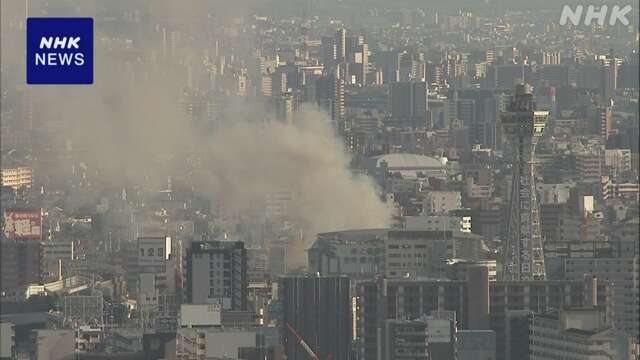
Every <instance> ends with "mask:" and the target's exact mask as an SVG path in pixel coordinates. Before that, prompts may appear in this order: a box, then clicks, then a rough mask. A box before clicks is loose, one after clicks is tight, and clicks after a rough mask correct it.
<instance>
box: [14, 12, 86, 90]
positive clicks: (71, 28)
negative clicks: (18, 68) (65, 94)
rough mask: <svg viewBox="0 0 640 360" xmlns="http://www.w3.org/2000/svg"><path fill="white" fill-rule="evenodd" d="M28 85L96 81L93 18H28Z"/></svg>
mask: <svg viewBox="0 0 640 360" xmlns="http://www.w3.org/2000/svg"><path fill="white" fill-rule="evenodd" d="M27 84H39V85H59V84H79V85H87V84H93V19H92V18H28V19H27Z"/></svg>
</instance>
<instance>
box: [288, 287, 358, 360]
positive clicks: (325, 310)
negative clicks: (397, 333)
mask: <svg viewBox="0 0 640 360" xmlns="http://www.w3.org/2000/svg"><path fill="white" fill-rule="evenodd" d="M280 287H281V288H280V289H279V297H280V298H281V301H282V307H283V319H282V320H283V321H284V323H285V325H284V328H283V330H282V331H283V342H284V347H285V352H286V354H287V358H288V359H307V358H308V354H307V352H306V350H305V349H304V347H303V346H302V345H301V344H300V341H299V340H298V338H297V336H300V337H301V338H302V339H303V340H304V342H305V343H307V345H308V346H309V348H311V350H312V351H313V352H314V353H315V354H316V355H317V356H318V359H327V358H328V357H329V356H330V357H331V359H349V351H350V348H351V341H352V339H353V334H352V321H351V319H352V317H351V312H352V310H351V297H350V294H349V278H348V277H346V276H326V277H325V276H320V277H316V276H309V277H294V276H287V277H283V278H281V279H280ZM289 327H291V328H292V329H293V330H294V331H295V332H296V333H297V334H294V332H293V331H291V329H290V328H289Z"/></svg>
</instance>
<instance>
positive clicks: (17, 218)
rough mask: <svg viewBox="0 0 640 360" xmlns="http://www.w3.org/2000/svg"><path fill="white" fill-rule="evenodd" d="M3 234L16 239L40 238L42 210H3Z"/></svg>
mask: <svg viewBox="0 0 640 360" xmlns="http://www.w3.org/2000/svg"><path fill="white" fill-rule="evenodd" d="M4 235H5V236H6V237H8V238H9V239H16V240H42V210H41V209H37V210H15V209H7V210H5V211H4Z"/></svg>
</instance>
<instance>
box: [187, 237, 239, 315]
mask: <svg viewBox="0 0 640 360" xmlns="http://www.w3.org/2000/svg"><path fill="white" fill-rule="evenodd" d="M186 263H187V279H186V294H185V295H186V302H187V303H193V304H212V303H219V304H221V305H222V308H223V309H224V310H246V309H247V286H248V279H247V252H246V249H245V248H244V243H243V242H241V241H195V242H192V243H191V247H190V248H189V249H188V250H187V260H186Z"/></svg>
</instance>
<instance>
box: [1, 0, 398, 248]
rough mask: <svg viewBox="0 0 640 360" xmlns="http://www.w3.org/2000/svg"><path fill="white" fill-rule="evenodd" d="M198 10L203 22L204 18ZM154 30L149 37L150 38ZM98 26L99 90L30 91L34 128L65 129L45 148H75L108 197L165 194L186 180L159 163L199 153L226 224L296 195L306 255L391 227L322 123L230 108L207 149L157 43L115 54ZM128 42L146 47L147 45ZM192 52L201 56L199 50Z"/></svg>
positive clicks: (116, 43) (292, 207)
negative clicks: (349, 235) (337, 239)
mask: <svg viewBox="0 0 640 360" xmlns="http://www.w3.org/2000/svg"><path fill="white" fill-rule="evenodd" d="M225 3H226V2H225ZM118 4H120V5H119V6H124V4H125V2H118ZM154 4H155V3H154ZM158 4H160V5H158ZM162 4H172V2H158V3H157V4H155V5H154V6H152V7H153V9H150V10H153V16H154V17H157V18H158V19H164V20H163V21H165V20H166V19H171V17H172V16H174V15H172V12H174V11H175V12H176V13H182V12H184V11H185V8H184V7H183V6H179V7H178V10H175V9H174V10H171V9H173V8H174V7H172V6H168V5H166V6H162ZM169 10H171V11H169ZM200 10H201V11H200ZM200 10H199V11H197V12H198V13H201V14H204V13H205V10H204V9H200ZM33 11H35V10H33ZM159 13H161V14H159ZM79 15H84V16H86V15H89V16H91V15H92V14H86V13H83V14H79ZM189 15H191V12H189ZM203 16H206V15H203ZM154 21H155V20H153V19H151V20H150V21H149V20H148V22H149V23H153V22H154ZM149 23H147V24H146V25H147V26H146V27H147V30H146V31H149V28H153V26H148V25H149ZM101 25H102V24H101V22H100V21H96V25H95V27H96V33H97V35H96V40H95V46H94V47H95V48H96V61H95V67H96V68H95V84H94V85H92V86H88V87H36V88H31V89H30V90H29V91H32V94H33V98H34V102H35V104H36V106H37V108H38V109H39V111H38V112H37V114H36V117H37V118H36V119H34V121H35V123H36V124H38V126H42V127H49V128H57V127H60V128H62V129H64V131H63V132H62V134H63V137H64V138H65V139H63V140H64V141H58V142H56V141H55V140H56V139H46V141H49V142H50V143H51V144H53V146H62V145H63V144H72V148H73V150H74V151H77V152H76V154H81V157H82V158H83V159H85V160H86V161H87V163H89V164H90V166H91V167H95V168H97V169H99V175H100V176H99V178H100V182H101V183H102V184H101V185H102V186H103V187H105V188H107V187H108V188H118V187H121V186H125V185H128V186H131V185H140V186H143V187H152V188H156V189H160V188H162V187H163V186H165V184H166V179H167V175H171V176H176V175H177V176H178V177H180V176H184V175H185V174H179V173H178V174H176V171H178V170H176V169H174V168H167V162H159V161H158V159H159V158H162V157H164V158H167V157H172V158H174V160H176V158H178V159H177V160H178V162H179V161H180V160H181V159H179V157H181V156H185V154H186V153H188V152H190V151H194V150H195V151H197V152H199V153H201V154H205V155H204V156H203V164H204V165H205V166H204V169H201V170H200V171H198V172H195V174H196V175H197V176H196V175H194V176H190V177H189V178H190V180H192V181H194V182H195V183H194V184H193V185H194V188H195V189H196V191H198V192H204V193H205V194H206V195H209V196H210V198H211V200H212V201H213V202H214V203H215V204H218V206H219V207H220V209H221V211H222V213H221V214H222V215H227V216H232V215H236V214H242V213H243V212H244V211H247V210H251V209H254V208H255V204H256V203H258V204H259V203H264V200H265V197H266V196H268V195H269V194H272V193H277V192H283V191H285V192H288V193H290V194H291V195H292V200H291V201H290V202H289V203H288V204H287V210H286V212H287V213H286V216H287V217H289V218H291V219H293V220H295V221H296V222H297V223H298V224H299V226H301V227H302V230H303V231H304V233H305V234H306V236H305V238H306V242H307V244H306V245H309V244H310V242H311V241H313V239H314V235H315V233H317V232H322V231H332V230H340V229H347V228H367V227H384V226H387V225H388V223H389V220H390V215H391V211H390V210H389V208H388V207H387V206H386V204H384V203H383V202H382V201H380V199H379V197H378V194H377V189H376V187H375V185H374V183H373V182H372V181H371V180H370V179H369V178H368V177H366V176H363V175H355V174H353V173H352V171H351V170H350V169H349V161H350V157H349V156H348V154H347V153H346V151H345V148H344V146H343V144H342V142H341V141H340V139H339V138H338V136H337V135H336V134H335V133H334V131H333V129H332V127H331V126H330V123H329V121H328V118H327V116H326V115H325V114H324V113H322V112H320V111H318V110H315V109H313V108H306V109H303V110H302V111H301V112H299V113H298V114H297V116H296V119H295V122H294V124H285V123H283V122H280V121H263V120H262V119H260V120H256V119H255V118H253V116H254V115H255V114H256V113H259V112H260V111H253V112H251V111H249V112H247V111H241V109H242V108H243V107H242V106H240V107H231V109H232V110H231V112H232V113H231V114H230V116H227V118H229V119H233V123H232V124H223V125H222V126H221V127H220V128H219V129H217V130H216V131H215V132H214V133H213V134H212V135H211V136H210V137H208V138H206V139H205V140H204V141H203V138H202V136H195V134H196V133H197V132H198V130H197V129H194V128H193V126H192V124H190V123H189V122H188V121H186V120H185V116H184V114H181V113H180V111H179V107H178V106H177V101H178V100H177V99H178V98H179V96H180V95H181V92H182V86H183V84H184V82H185V80H184V72H179V71H176V72H169V73H167V72H166V71H163V69H164V68H162V67H160V66H158V67H157V68H156V67H155V65H154V61H152V60H150V59H152V58H153V57H154V56H157V54H158V53H159V49H158V48H157V43H153V42H152V41H149V42H148V43H145V42H144V41H141V42H136V43H134V44H133V46H131V48H130V49H129V50H127V51H124V52H123V51H114V52H111V51H110V49H111V48H122V47H123V46H124V47H126V46H127V45H126V42H125V43H123V42H122V41H121V40H122V39H114V38H110V37H109V35H108V34H106V33H103V32H102V31H101ZM132 29H135V26H133V27H132ZM151 32H152V31H151ZM131 36H132V38H136V39H140V38H141V37H142V36H143V35H142V34H131ZM145 36H147V35H145ZM156 37H157V34H156ZM123 44H124V45H123ZM150 44H152V45H150ZM191 50H192V51H191V52H192V53H194V54H198V53H200V54H201V53H202V49H191ZM114 53H115V54H117V56H114ZM14 54H15V58H12V59H9V57H8V56H7V54H3V55H4V56H5V57H4V58H3V59H7V63H9V62H11V63H12V64H14V63H15V64H18V65H17V66H16V67H15V68H23V67H22V66H23V65H22V64H21V62H22V61H23V60H22V59H23V56H21V54H22V53H20V52H15V53H14ZM123 54H124V55H123ZM18 55H20V56H18ZM123 56H124V58H123ZM10 60H11V61H10ZM5 69H6V67H5ZM11 69H12V70H13V69H14V67H12V68H11ZM234 109H235V110H234ZM228 115H229V114H228ZM57 133H58V134H59V133H60V132H57ZM58 140H59V139H58ZM64 166H67V165H64Z"/></svg>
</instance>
